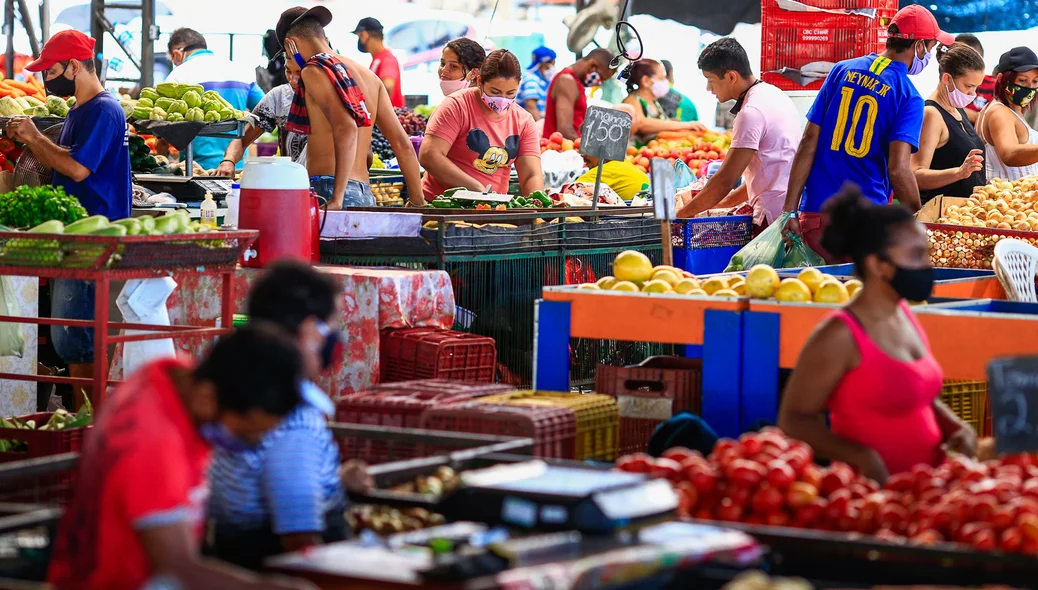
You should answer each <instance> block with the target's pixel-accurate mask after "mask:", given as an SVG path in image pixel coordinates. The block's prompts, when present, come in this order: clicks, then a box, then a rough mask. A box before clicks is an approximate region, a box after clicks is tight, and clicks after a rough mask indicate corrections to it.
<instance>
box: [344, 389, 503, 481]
mask: <svg viewBox="0 0 1038 590" xmlns="http://www.w3.org/2000/svg"><path fill="white" fill-rule="evenodd" d="M512 389H513V388H511V387H509V386H507V385H497V384H493V383H487V384H471V383H461V382H457V381H446V380H442V379H426V380H419V381H405V382H400V383H386V384H382V385H378V386H376V387H374V388H373V389H368V390H365V391H359V392H357V393H353V394H350V395H348V396H346V397H345V398H343V399H342V400H341V401H339V403H338V405H337V406H336V411H335V421H336V422H341V423H344V424H369V425H372V426H395V427H398V428H419V427H420V424H421V415H422V412H424V411H425V410H426V409H428V408H431V407H437V406H443V405H450V404H454V403H459V402H466V401H470V400H472V399H475V398H478V397H483V396H485V395H492V394H495V393H503V392H506V391H511V390H512ZM339 443H340V449H341V450H342V455H343V457H345V458H347V459H362V460H364V461H366V462H368V463H371V464H376V463H385V462H387V461H398V460H402V459H414V458H417V457H418V456H420V455H421V453H422V450H421V449H419V447H418V446H413V447H410V448H392V449H391V448H389V446H388V445H387V444H386V442H385V441H376V440H365V439H361V438H357V437H343V438H342V439H341V440H340V441H339Z"/></svg>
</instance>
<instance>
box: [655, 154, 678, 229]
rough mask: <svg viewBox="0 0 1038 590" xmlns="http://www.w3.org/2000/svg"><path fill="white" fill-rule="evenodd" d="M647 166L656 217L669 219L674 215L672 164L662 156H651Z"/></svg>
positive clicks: (664, 219)
mask: <svg viewBox="0 0 1038 590" xmlns="http://www.w3.org/2000/svg"><path fill="white" fill-rule="evenodd" d="M649 167H650V169H651V171H652V175H651V176H650V178H651V180H652V203H653V208H654V209H655V214H656V219H659V220H660V221H670V220H672V219H674V217H675V211H674V206H675V205H674V166H673V165H672V164H671V163H670V162H668V161H666V160H664V159H662V158H653V160H652V163H651V164H650V165H649Z"/></svg>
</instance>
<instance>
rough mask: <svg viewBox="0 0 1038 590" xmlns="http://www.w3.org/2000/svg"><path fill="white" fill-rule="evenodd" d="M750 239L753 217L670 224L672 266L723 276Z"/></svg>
mask: <svg viewBox="0 0 1038 590" xmlns="http://www.w3.org/2000/svg"><path fill="white" fill-rule="evenodd" d="M752 238H753V217H751V216H749V215H737V216H732V217H699V218H694V219H685V220H682V221H676V222H674V223H672V224H671V228H670V241H671V245H672V246H673V249H674V266H676V267H678V268H680V269H683V270H687V271H688V272H690V273H693V274H713V273H718V272H723V271H724V269H725V268H726V267H727V266H728V263H729V262H730V261H731V259H732V256H734V255H735V254H736V253H737V252H738V251H739V250H740V249H742V247H743V246H745V245H746V244H749V243H750V240H751V239H752Z"/></svg>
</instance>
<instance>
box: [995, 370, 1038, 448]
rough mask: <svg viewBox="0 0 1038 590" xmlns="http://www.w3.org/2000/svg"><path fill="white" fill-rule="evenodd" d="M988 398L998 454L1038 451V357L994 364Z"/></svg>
mask: <svg viewBox="0 0 1038 590" xmlns="http://www.w3.org/2000/svg"><path fill="white" fill-rule="evenodd" d="M988 397H989V400H990V402H991V431H992V434H993V435H994V437H995V449H996V450H997V452H998V454H999V455H1002V454H1005V453H1024V452H1034V451H1038V357H1016V358H1004V359H996V360H994V361H992V362H991V364H989V365H988Z"/></svg>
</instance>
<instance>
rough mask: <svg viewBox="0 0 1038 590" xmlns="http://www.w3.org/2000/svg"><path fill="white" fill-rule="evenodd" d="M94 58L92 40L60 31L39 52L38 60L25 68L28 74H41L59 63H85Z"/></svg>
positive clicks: (72, 32) (81, 34) (77, 34)
mask: <svg viewBox="0 0 1038 590" xmlns="http://www.w3.org/2000/svg"><path fill="white" fill-rule="evenodd" d="M93 57H94V38H93V37H89V36H87V35H84V34H83V33H80V32H79V31H61V32H60V33H57V34H56V35H54V36H53V37H51V38H50V40H48V41H47V44H46V45H44V46H43V51H41V52H40V58H39V59H37V60H36V61H34V62H32V63H31V64H29V65H27V66H25V69H27V70H29V71H30V72H42V71H43V70H46V69H48V68H50V67H51V66H52V65H54V64H56V63H58V62H59V61H68V60H70V59H78V60H79V61H86V60H88V59H93Z"/></svg>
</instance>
